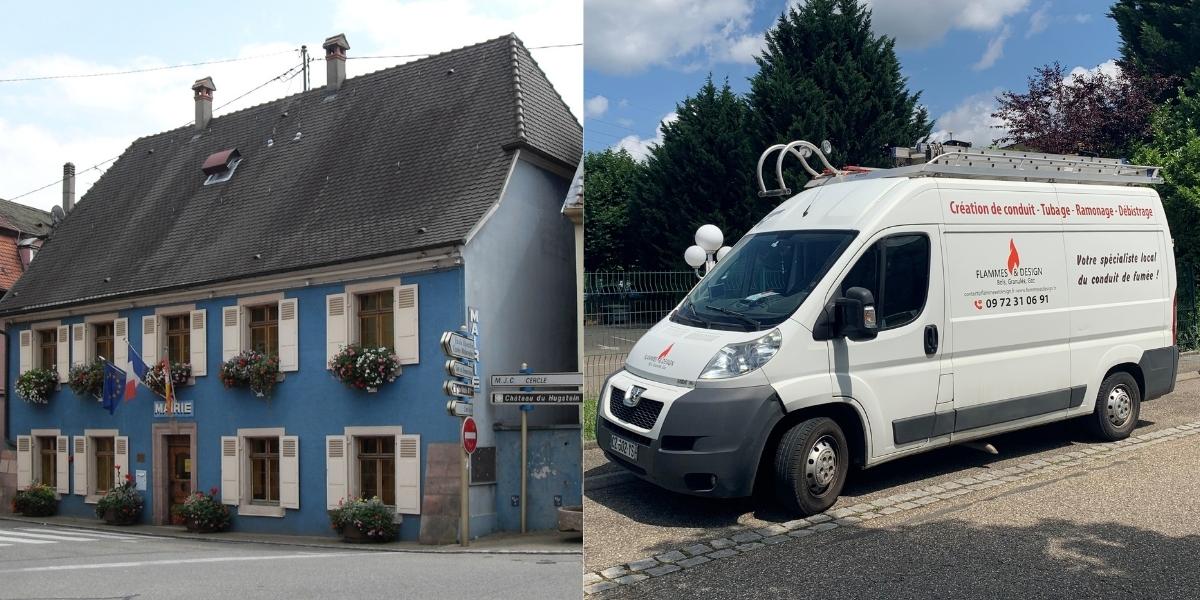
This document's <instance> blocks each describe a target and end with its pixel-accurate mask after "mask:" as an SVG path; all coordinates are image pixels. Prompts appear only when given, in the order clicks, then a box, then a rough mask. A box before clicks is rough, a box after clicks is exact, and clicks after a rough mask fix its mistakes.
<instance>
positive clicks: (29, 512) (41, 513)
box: [21, 503, 58, 517]
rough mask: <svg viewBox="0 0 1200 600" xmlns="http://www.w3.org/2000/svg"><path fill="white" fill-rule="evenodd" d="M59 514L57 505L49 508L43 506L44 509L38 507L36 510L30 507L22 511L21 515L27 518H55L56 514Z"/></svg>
mask: <svg viewBox="0 0 1200 600" xmlns="http://www.w3.org/2000/svg"><path fill="white" fill-rule="evenodd" d="M57 512H58V504H57V503H55V504H51V505H49V506H42V507H36V508H35V507H28V508H26V509H25V510H23V511H21V514H22V515H25V516H26V517H53V516H54V515H55V513H57Z"/></svg>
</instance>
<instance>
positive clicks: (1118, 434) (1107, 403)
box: [1086, 371, 1142, 442]
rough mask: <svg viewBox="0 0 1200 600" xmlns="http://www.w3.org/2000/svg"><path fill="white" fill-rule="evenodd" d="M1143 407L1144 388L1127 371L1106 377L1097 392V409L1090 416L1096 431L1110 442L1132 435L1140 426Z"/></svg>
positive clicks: (1093, 431) (1099, 436) (1091, 426)
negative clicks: (1142, 390)
mask: <svg viewBox="0 0 1200 600" xmlns="http://www.w3.org/2000/svg"><path fill="white" fill-rule="evenodd" d="M1141 410H1142V392H1141V390H1140V389H1139V388H1138V384H1137V380H1136V379H1134V378H1133V375H1130V374H1129V373H1126V372H1125V371H1117V372H1116V373H1113V374H1112V375H1109V376H1108V377H1106V378H1105V379H1104V382H1103V383H1101V384H1100V392H1099V393H1098V394H1096V410H1095V411H1094V412H1092V415H1091V416H1090V417H1086V419H1087V424H1088V429H1090V430H1091V432H1092V434H1093V435H1095V436H1096V437H1098V438H1100V439H1101V440H1104V441H1106V442H1115V441H1117V440H1123V439H1125V438H1127V437H1129V434H1131V433H1133V429H1134V428H1135V427H1137V422H1138V415H1140V414H1141Z"/></svg>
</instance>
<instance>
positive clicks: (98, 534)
mask: <svg viewBox="0 0 1200 600" xmlns="http://www.w3.org/2000/svg"><path fill="white" fill-rule="evenodd" d="M21 531H46V530H44V529H30V528H27V527H22V528H21ZM53 531H61V532H62V533H64V534H66V535H84V536H88V537H98V538H108V539H113V540H129V541H137V540H161V539H163V538H161V537H158V536H153V535H124V534H120V533H101V532H99V531H91V530H88V529H69V528H66V527H56V528H54V530H53Z"/></svg>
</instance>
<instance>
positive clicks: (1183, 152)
mask: <svg viewBox="0 0 1200 600" xmlns="http://www.w3.org/2000/svg"><path fill="white" fill-rule="evenodd" d="M1192 84H1193V85H1192V86H1187V87H1191V88H1192V89H1200V85H1197V84H1200V81H1196V80H1193V82H1192ZM1187 87H1184V88H1181V89H1180V90H1179V92H1178V95H1177V96H1176V98H1175V99H1174V101H1173V102H1171V103H1169V104H1167V105H1165V106H1162V107H1160V108H1159V109H1158V110H1156V111H1154V115H1153V117H1152V118H1151V120H1150V129H1151V132H1152V135H1151V141H1150V142H1149V143H1148V144H1146V145H1144V146H1142V147H1141V148H1139V149H1138V151H1137V153H1136V154H1134V156H1133V161H1134V162H1135V163H1137V164H1144V165H1158V166H1161V167H1162V168H1163V169H1162V177H1163V180H1164V183H1163V184H1162V185H1159V186H1158V193H1159V195H1160V196H1161V197H1162V201H1163V208H1164V209H1165V210H1166V211H1167V221H1168V222H1169V223H1170V224H1171V237H1173V238H1174V240H1175V259H1176V261H1177V262H1178V263H1180V264H1181V265H1187V266H1189V267H1190V268H1192V269H1196V268H1198V267H1200V228H1198V227H1196V224H1197V223H1200V93H1197V92H1190V91H1188V89H1187ZM1180 270H1181V271H1182V269H1180Z"/></svg>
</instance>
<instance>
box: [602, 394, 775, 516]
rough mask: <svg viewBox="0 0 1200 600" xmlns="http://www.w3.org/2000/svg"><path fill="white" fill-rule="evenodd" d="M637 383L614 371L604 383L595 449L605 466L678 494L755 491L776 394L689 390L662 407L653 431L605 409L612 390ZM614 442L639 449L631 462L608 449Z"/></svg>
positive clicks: (732, 494)
mask: <svg viewBox="0 0 1200 600" xmlns="http://www.w3.org/2000/svg"><path fill="white" fill-rule="evenodd" d="M618 377H619V378H620V380H618V382H617V383H616V385H615V386H614V379H618ZM636 382H637V378H635V377H633V376H632V375H630V374H628V373H618V374H617V375H614V376H613V378H610V379H609V381H608V382H606V383H605V386H604V391H603V393H602V395H601V400H600V401H601V407H600V410H599V411H597V412H598V415H597V417H598V418H597V419H596V443H597V444H598V445H599V447H600V448H601V449H602V450H603V451H604V453H605V455H607V456H608V458H609V460H611V461H612V462H614V463H616V464H619V465H621V466H622V467H624V468H626V469H627V470H629V471H631V472H633V473H634V474H636V475H637V476H639V477H641V478H643V479H645V480H647V481H650V482H651V483H654V484H655V485H658V486H660V487H663V488H666V489H668V490H672V491H675V492H681V493H685V494H693V495H698V496H710V497H720V498H727V497H740V496H749V495H750V494H751V493H752V492H753V490H754V477H755V475H756V473H757V471H758V465H759V459H760V457H761V456H762V451H763V446H764V445H765V444H766V442H767V438H768V437H770V434H771V431H772V429H774V427H775V424H776V423H778V422H779V420H780V419H782V418H783V416H784V411H783V407H782V405H781V404H780V402H779V399H778V397H777V396H776V395H775V390H774V388H772V387H771V386H770V385H756V386H748V387H740V388H699V389H691V390H688V391H685V392H683V393H682V394H680V395H678V396H677V397H675V398H674V399H672V400H670V401H669V402H666V403H664V404H665V405H664V406H663V408H662V410H661V411H660V413H659V415H658V418H657V421H656V422H655V423H654V427H650V428H639V427H637V426H635V425H632V424H631V423H628V422H625V421H622V420H621V419H619V418H617V417H616V416H614V413H613V411H611V410H610V406H609V403H610V402H611V401H612V390H613V388H614V387H617V388H618V389H621V386H622V385H629V384H631V383H636ZM624 389H628V388H624ZM624 389H622V390H621V391H622V392H624ZM651 393H652V392H651V391H649V390H648V391H647V392H646V394H651ZM621 397H623V394H622V393H619V394H618V396H617V398H618V399H617V400H616V401H617V402H620V401H621V400H620V398H621ZM649 399H652V400H653V396H649ZM639 429H640V430H641V431H640V432H639ZM614 436H616V437H619V438H621V439H623V440H625V441H626V442H631V443H632V444H634V445H635V446H636V447H637V459H636V460H633V459H631V458H629V457H627V456H625V455H622V454H620V453H618V452H616V451H615V450H613V445H612V438H613V437H614ZM651 436H654V437H651Z"/></svg>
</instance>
